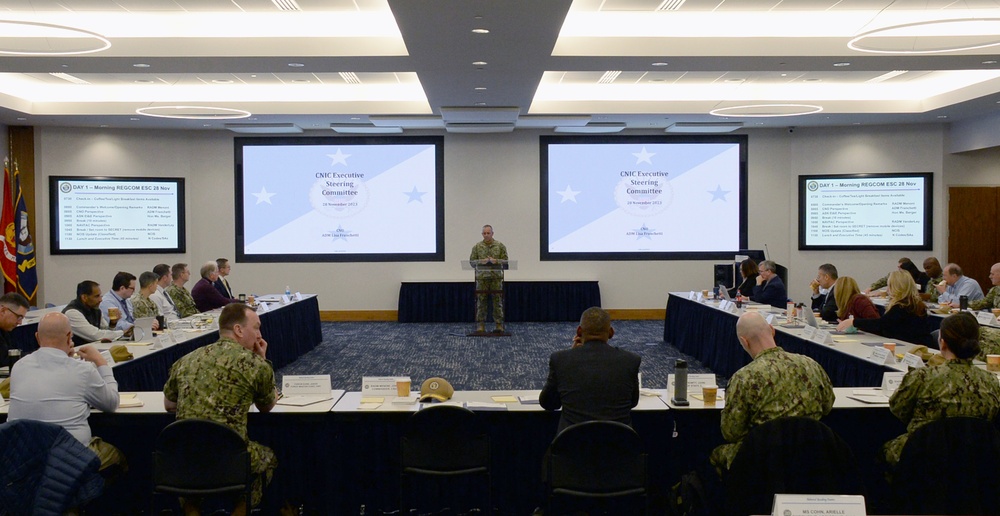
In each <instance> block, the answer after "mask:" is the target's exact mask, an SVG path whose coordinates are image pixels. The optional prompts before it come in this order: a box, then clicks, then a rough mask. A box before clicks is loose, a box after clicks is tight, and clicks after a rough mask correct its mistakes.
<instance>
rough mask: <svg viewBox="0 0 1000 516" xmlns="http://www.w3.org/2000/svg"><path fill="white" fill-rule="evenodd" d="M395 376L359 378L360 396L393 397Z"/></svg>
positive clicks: (394, 393)
mask: <svg viewBox="0 0 1000 516" xmlns="http://www.w3.org/2000/svg"><path fill="white" fill-rule="evenodd" d="M396 378H397V377H395V376H363V377H361V395H362V396H395V395H396Z"/></svg>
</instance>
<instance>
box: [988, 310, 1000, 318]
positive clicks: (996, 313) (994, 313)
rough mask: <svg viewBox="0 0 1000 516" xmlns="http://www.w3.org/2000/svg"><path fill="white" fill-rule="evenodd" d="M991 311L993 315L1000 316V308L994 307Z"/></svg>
mask: <svg viewBox="0 0 1000 516" xmlns="http://www.w3.org/2000/svg"><path fill="white" fill-rule="evenodd" d="M990 311H991V312H993V317H1000V308H994V309H993V310H990Z"/></svg>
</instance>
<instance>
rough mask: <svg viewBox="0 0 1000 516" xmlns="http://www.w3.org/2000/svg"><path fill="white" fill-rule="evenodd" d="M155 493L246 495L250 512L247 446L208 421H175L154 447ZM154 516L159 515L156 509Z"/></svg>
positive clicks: (222, 428)
mask: <svg viewBox="0 0 1000 516" xmlns="http://www.w3.org/2000/svg"><path fill="white" fill-rule="evenodd" d="M152 477H153V494H154V496H153V497H152V498H151V500H150V503H151V504H153V503H155V500H156V496H155V495H156V494H167V495H172V496H174V497H179V496H184V497H207V496H213V497H214V496H227V495H238V494H242V495H243V498H244V500H245V502H246V506H247V512H248V513H249V511H250V509H251V507H252V505H251V490H252V484H253V475H252V474H251V472H250V452H249V451H248V450H247V443H246V442H245V441H244V440H243V438H242V437H240V434H238V433H236V431H235V430H233V429H231V428H229V427H227V426H225V425H222V424H219V423H216V422H215V421H209V420H207V419H183V420H180V421H175V422H173V423H171V424H169V425H167V427H166V428H164V429H163V431H161V432H160V435H159V436H158V437H157V438H156V443H155V445H154V447H153V472H152ZM153 509H154V510H153V511H152V512H151V514H156V513H157V512H156V510H155V506H154V507H153Z"/></svg>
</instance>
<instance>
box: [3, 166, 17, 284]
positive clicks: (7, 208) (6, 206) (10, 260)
mask: <svg viewBox="0 0 1000 516" xmlns="http://www.w3.org/2000/svg"><path fill="white" fill-rule="evenodd" d="M11 194H12V192H11V187H10V171H8V170H7V164H6V162H4V167H3V213H2V214H0V228H2V229H3V236H4V242H3V256H0V265H2V266H3V279H4V282H3V291H4V293H5V294H6V293H8V292H17V232H16V228H15V226H14V198H13V196H12V195H11Z"/></svg>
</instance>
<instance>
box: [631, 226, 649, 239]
mask: <svg viewBox="0 0 1000 516" xmlns="http://www.w3.org/2000/svg"><path fill="white" fill-rule="evenodd" d="M632 231H635V239H636V240H642V239H643V238H645V239H646V240H652V239H653V237H652V236H650V233H651V232H652V231H653V230H652V229H649V228H648V227H646V223H645V222H643V223H642V227H640V228H637V229H633V230H632Z"/></svg>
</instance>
